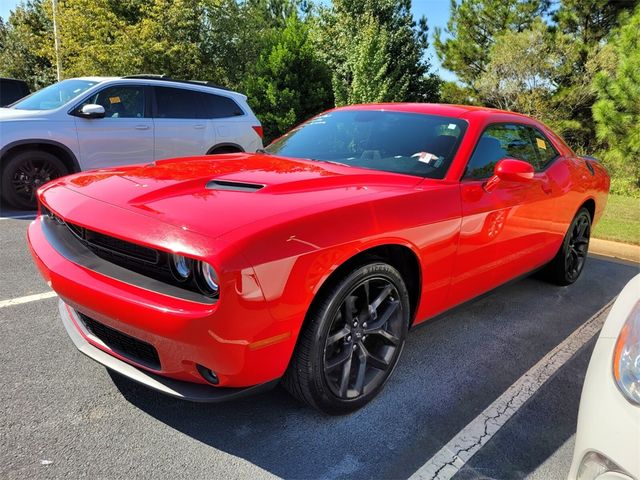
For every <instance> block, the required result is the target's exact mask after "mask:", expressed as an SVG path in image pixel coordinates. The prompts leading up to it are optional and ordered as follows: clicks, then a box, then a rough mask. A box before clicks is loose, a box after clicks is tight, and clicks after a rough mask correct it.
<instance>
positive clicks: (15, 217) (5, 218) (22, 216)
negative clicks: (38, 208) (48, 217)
mask: <svg viewBox="0 0 640 480" xmlns="http://www.w3.org/2000/svg"><path fill="white" fill-rule="evenodd" d="M22 218H36V214H35V213H29V214H24V215H9V216H7V217H0V220H14V219H15V220H18V219H22Z"/></svg>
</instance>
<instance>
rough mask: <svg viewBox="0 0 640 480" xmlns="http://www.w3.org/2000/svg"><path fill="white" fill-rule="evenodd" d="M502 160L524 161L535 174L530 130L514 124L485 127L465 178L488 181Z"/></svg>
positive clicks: (535, 156) (534, 153) (534, 150)
mask: <svg viewBox="0 0 640 480" xmlns="http://www.w3.org/2000/svg"><path fill="white" fill-rule="evenodd" d="M503 158H517V159H518V160H524V161H525V162H528V163H530V164H531V165H533V167H534V168H535V169H536V170H538V166H539V160H538V152H537V150H536V147H535V146H534V144H533V139H532V136H531V134H530V132H529V127H526V126H524V125H519V124H515V123H499V124H495V125H490V126H488V127H487V128H486V129H485V131H484V132H483V133H482V135H481V136H480V139H479V140H478V143H477V144H476V148H475V150H474V151H473V154H472V155H471V158H470V159H469V163H468V164H467V169H466V172H465V178H475V179H482V178H489V177H490V176H491V175H493V169H494V167H495V165H496V163H498V161H500V160H502V159H503Z"/></svg>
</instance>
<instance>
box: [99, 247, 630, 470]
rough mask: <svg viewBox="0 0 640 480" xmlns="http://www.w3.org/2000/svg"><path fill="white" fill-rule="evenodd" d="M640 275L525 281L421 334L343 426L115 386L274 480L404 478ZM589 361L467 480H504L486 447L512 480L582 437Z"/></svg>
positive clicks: (287, 406) (315, 416)
mask: <svg viewBox="0 0 640 480" xmlns="http://www.w3.org/2000/svg"><path fill="white" fill-rule="evenodd" d="M637 272H638V267H637V266H629V265H623V264H619V263H614V262H609V261H605V260H601V259H595V258H590V259H589V261H588V262H587V265H586V267H585V272H584V274H583V275H582V277H581V279H580V280H579V281H578V282H577V283H576V284H574V285H573V286H570V287H556V286H553V285H549V284H547V283H544V282H542V281H539V280H537V279H535V278H527V279H524V280H522V281H519V282H516V283H513V284H510V285H507V286H504V287H501V288H499V289H497V290H496V291H494V292H493V293H491V294H490V295H487V296H485V297H483V298H480V299H478V300H475V301H473V302H471V303H469V304H466V305H464V306H462V307H459V308H456V309H454V310H453V311H451V312H450V313H448V314H446V315H444V316H442V317H440V318H439V319H438V320H436V321H432V322H428V323H427V324H426V325H424V326H421V327H419V328H416V329H415V330H414V331H413V332H412V334H411V335H410V336H409V340H408V343H407V346H406V349H405V351H404V354H403V358H402V359H401V362H400V365H399V366H398V368H397V369H396V372H395V373H394V375H393V377H392V378H391V380H390V382H389V384H388V385H387V388H386V389H385V391H384V392H383V393H382V394H381V395H380V396H379V397H378V398H377V399H376V400H375V401H374V402H373V403H372V404H370V405H369V406H368V407H366V408H364V409H362V410H360V411H358V412H356V413H354V414H352V415H349V416H344V417H328V416H324V415H321V414H319V413H317V412H315V411H314V410H312V409H310V408H307V407H305V406H303V405H301V404H299V403H297V402H296V401H295V400H293V399H292V398H290V397H289V396H288V395H287V394H286V393H285V392H284V391H283V390H282V389H281V388H277V389H275V390H273V391H271V392H268V393H265V394H262V395H259V396H255V397H252V398H247V399H242V400H239V401H236V402H233V403H225V404H214V405H212V404H193V403H187V402H182V401H179V400H175V399H172V398H169V397H165V396H163V395H161V394H158V393H156V392H153V391H150V390H148V389H146V388H144V387H142V386H139V385H138V384H135V383H133V382H131V381H130V380H128V379H126V378H124V377H121V376H119V375H117V374H114V373H112V374H111V376H112V378H113V381H114V383H115V384H116V386H117V388H118V389H119V390H120V392H121V393H122V395H123V396H124V397H125V398H126V399H127V400H128V401H129V402H131V404H133V405H134V406H136V407H137V408H139V409H140V410H142V411H144V412H146V413H148V414H149V415H151V416H152V417H154V418H156V419H158V420H159V421H161V422H163V423H165V424H167V425H169V426H171V427H172V428H174V429H176V430H178V431H180V432H182V433H184V434H185V435H188V436H190V437H192V438H194V439H197V440H199V441H200V442H203V443H205V444H207V445H210V446H212V447H215V448H216V449H219V450H222V451H224V452H227V453H230V454H232V455H234V456H237V457H241V458H243V459H245V460H247V461H249V462H251V463H253V464H255V465H257V466H258V467H261V468H262V469H264V470H266V471H268V472H271V473H273V474H275V475H278V476H281V477H285V478H318V477H323V478H340V477H349V478H406V477H408V476H410V475H411V474H412V473H413V472H415V471H416V470H417V469H418V468H419V467H420V466H421V465H422V464H423V463H424V462H425V461H427V460H428V459H429V458H430V457H431V456H432V455H433V454H434V453H436V452H437V451H438V450H439V449H440V448H441V447H442V446H443V445H444V444H445V443H446V442H448V441H449V440H450V439H451V438H452V437H453V436H454V435H456V434H457V432H458V431H459V430H460V429H462V428H463V427H464V426H465V425H466V424H467V423H469V422H470V421H471V420H473V418H475V417H476V416H477V415H478V414H479V413H480V412H481V411H482V410H484V408H486V407H487V406H488V405H489V404H490V403H491V402H492V401H493V400H495V399H496V398H497V397H498V396H499V395H500V394H502V393H503V392H504V391H505V390H506V389H507V388H508V387H509V386H510V385H511V384H512V383H513V382H515V381H516V380H517V379H518V378H519V377H520V376H521V375H522V374H523V373H525V372H526V371H527V370H528V369H529V368H530V367H531V366H533V365H534V364H535V363H536V362H537V361H538V360H539V359H540V358H541V357H542V356H544V355H545V354H546V353H547V352H548V351H550V350H551V349H553V348H554V347H555V346H556V345H558V344H559V343H560V342H561V341H562V340H564V339H565V338H566V337H567V336H569V335H570V334H571V333H572V332H573V331H574V330H575V329H576V328H577V327H578V326H579V325H581V324H582V323H584V322H585V321H586V320H587V319H588V318H589V317H591V316H592V315H593V314H594V313H595V312H596V311H598V310H599V309H600V308H601V307H602V306H603V305H604V304H606V303H607V302H608V301H609V300H611V299H612V298H613V297H614V296H615V295H617V293H618V292H619V291H620V289H621V288H622V287H623V286H624V284H625V283H626V282H627V281H628V280H629V279H630V278H631V277H632V276H633V275H634V274H636V273H637ZM589 345H592V344H589ZM589 348H590V347H589ZM587 350H588V349H586V348H585V349H583V350H582V351H581V352H580V353H579V354H578V355H577V356H576V357H574V359H572V360H571V361H570V362H569V364H567V365H568V370H567V372H568V374H569V375H570V377H572V378H573V380H572V381H571V382H569V383H568V384H566V385H565V386H563V385H562V384H560V383H558V382H556V380H555V378H554V379H552V380H551V381H549V382H548V383H547V384H546V385H545V386H544V387H543V388H542V389H541V390H540V391H539V392H538V393H539V394H540V397H539V398H538V395H536V396H535V397H534V398H532V399H531V400H530V402H528V403H527V404H526V405H525V407H526V408H532V407H533V406H535V405H536V402H538V404H539V405H541V406H540V407H539V409H535V408H534V410H533V411H532V412H530V413H529V414H528V415H529V416H528V417H526V418H525V420H527V421H522V422H520V423H518V422H516V421H515V419H516V417H514V419H512V421H510V422H509V423H508V424H507V425H505V427H503V430H504V432H502V431H501V432H499V435H503V434H504V435H503V436H504V438H503V437H499V436H496V437H494V440H495V441H496V442H498V441H502V442H503V444H504V445H507V446H509V445H510V448H506V447H500V448H499V449H498V450H495V448H496V447H495V442H493V440H492V442H490V443H489V444H487V445H486V446H485V448H483V449H482V450H481V451H480V452H479V453H478V454H477V459H475V460H474V459H472V462H470V466H472V467H473V468H472V469H468V470H467V471H466V472H463V474H464V475H465V476H464V478H475V477H473V475H475V476H476V477H477V476H480V477H482V476H483V475H487V474H489V473H490V472H494V473H495V472H496V471H497V470H495V468H496V467H495V462H493V460H492V459H494V460H495V458H496V456H495V455H493V456H488V457H487V456H486V455H484V452H485V449H487V448H488V447H490V448H488V449H487V452H489V451H491V448H494V452H495V451H500V456H499V457H497V458H499V459H500V460H499V463H502V464H504V465H508V466H509V470H508V471H509V473H510V474H513V475H514V476H515V477H516V478H520V477H524V476H525V475H526V474H527V473H529V472H531V471H533V470H534V469H535V468H536V467H537V466H538V465H540V464H541V463H542V462H544V460H545V459H546V458H547V457H548V456H549V455H550V454H552V453H553V451H555V449H557V448H558V447H559V446H560V445H562V444H563V443H564V441H566V439H567V438H569V437H570V436H571V435H572V434H573V433H574V432H575V415H576V412H577V407H576V406H577V402H578V401H579V396H580V387H581V385H582V376H584V370H585V369H586V363H587V362H588V357H589V353H584V352H585V351H587ZM589 351H590V350H589ZM576 359H577V360H576ZM570 364H571V365H570ZM562 372H563V370H561V371H560V373H559V374H558V376H560V375H562ZM547 389H550V390H549V392H547ZM544 395H547V396H548V397H545V396H544ZM523 412H524V413H526V412H527V411H526V410H525V408H524V407H523ZM524 413H523V414H524ZM519 414H520V412H519ZM519 414H518V415H519ZM523 418H524V417H523ZM543 419H546V420H547V423H544V422H542V421H541V420H543ZM550 419H551V424H553V425H555V426H554V427H553V428H552V427H551V426H549V425H551V424H549V422H548V421H549V420H550ZM509 432H511V433H510V435H511V436H507V433H509ZM514 439H518V442H519V443H517V444H514V443H513V442H514ZM527 442H530V443H529V444H527ZM540 445H543V446H545V447H544V448H542V449H539V451H538V452H537V453H536V454H534V453H533V451H532V448H534V449H535V448H539V446H540ZM522 452H525V454H524V455H523V453H522ZM483 455H484V456H483ZM483 462H484V463H483ZM492 462H493V463H492ZM469 475H471V477H470V476H469Z"/></svg>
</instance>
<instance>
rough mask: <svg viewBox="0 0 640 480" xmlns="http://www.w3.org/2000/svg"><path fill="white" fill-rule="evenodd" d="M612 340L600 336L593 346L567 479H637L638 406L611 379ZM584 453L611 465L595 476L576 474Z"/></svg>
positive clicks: (639, 450) (639, 461)
mask: <svg viewBox="0 0 640 480" xmlns="http://www.w3.org/2000/svg"><path fill="white" fill-rule="evenodd" d="M615 342H616V339H615V338H603V337H602V336H601V337H600V338H599V339H598V341H597V343H596V346H595V348H594V350H593V354H592V357H591V361H590V362H589V367H588V369H587V375H586V377H585V383H584V387H583V390H582V397H581V400H580V411H579V415H578V431H577V433H576V445H575V450H574V456H573V463H572V466H571V471H570V473H569V477H568V478H569V480H593V479H597V480H607V479H611V480H613V479H616V480H623V479H624V480H640V408H639V407H637V406H635V405H632V404H631V403H630V402H628V401H627V400H626V399H625V398H624V397H623V396H622V394H621V393H620V391H619V390H618V388H617V386H616V385H615V382H614V380H613V373H612V366H611V365H612V358H613V350H614V348H615ZM588 456H596V457H598V456H599V457H601V458H604V459H605V460H604V461H603V462H601V463H606V462H612V463H613V464H614V465H615V467H609V468H607V467H602V468H601V470H603V473H601V474H599V475H596V476H595V477H594V476H593V475H586V474H583V475H578V472H579V471H580V470H581V466H582V465H583V464H584V463H585V460H586V459H587V458H588ZM582 468H583V469H585V467H584V466H582ZM592 469H593V467H592ZM607 470H608V471H607ZM604 471H606V472H604Z"/></svg>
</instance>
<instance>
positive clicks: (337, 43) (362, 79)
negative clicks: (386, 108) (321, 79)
mask: <svg viewBox="0 0 640 480" xmlns="http://www.w3.org/2000/svg"><path fill="white" fill-rule="evenodd" d="M320 17H321V18H320V34H319V41H318V48H319V50H320V51H321V52H322V53H323V56H324V59H325V61H326V62H327V64H328V65H329V67H330V69H331V71H332V74H333V75H332V77H333V89H334V94H335V98H336V102H337V103H338V104H345V103H352V102H360V101H388V102H399V101H435V100H437V97H438V88H439V80H438V79H437V78H435V77H434V76H433V75H430V68H431V65H430V63H429V61H428V60H427V59H426V55H425V52H426V49H427V47H428V27H427V21H426V19H425V18H420V19H419V20H418V22H416V21H415V20H414V18H413V14H412V13H411V0H335V1H334V2H333V4H332V7H331V8H324V9H323V10H321V15H320Z"/></svg>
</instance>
